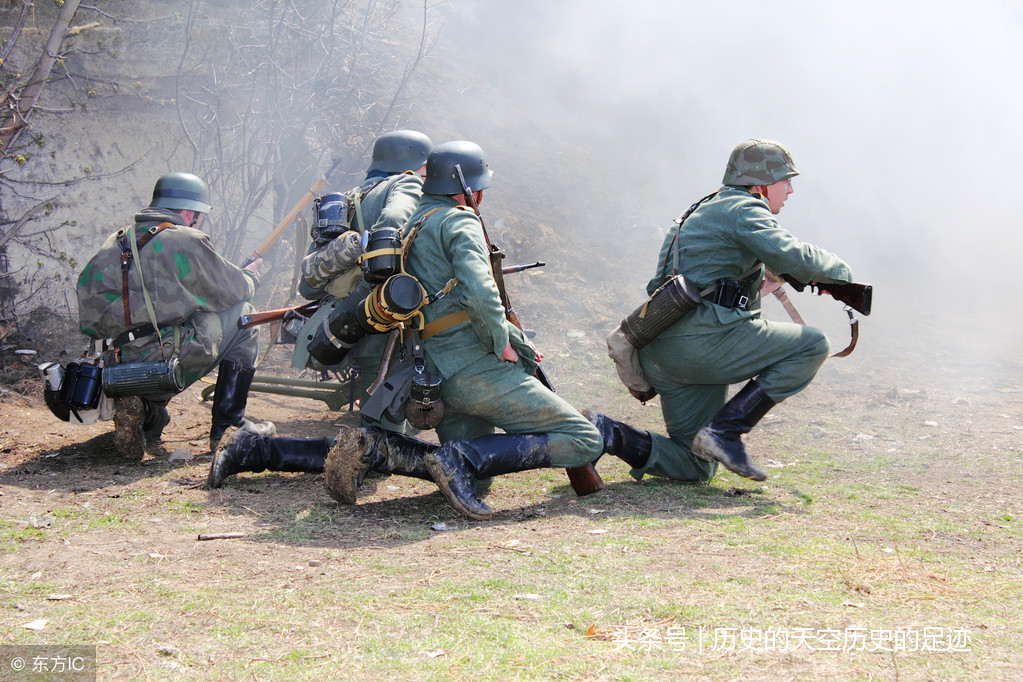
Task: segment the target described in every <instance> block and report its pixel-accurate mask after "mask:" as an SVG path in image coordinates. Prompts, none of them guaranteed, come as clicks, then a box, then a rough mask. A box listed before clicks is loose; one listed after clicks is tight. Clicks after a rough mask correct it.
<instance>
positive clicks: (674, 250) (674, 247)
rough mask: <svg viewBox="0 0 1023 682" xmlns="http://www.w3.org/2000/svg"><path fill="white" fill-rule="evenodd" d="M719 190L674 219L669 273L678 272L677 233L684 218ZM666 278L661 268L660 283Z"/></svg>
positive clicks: (680, 230) (674, 273)
mask: <svg viewBox="0 0 1023 682" xmlns="http://www.w3.org/2000/svg"><path fill="white" fill-rule="evenodd" d="M720 191H721V190H715V191H714V192H711V193H710V194H708V195H707V196H705V197H704V198H702V199H700V200H699V201H697V202H696V203H695V204H693V205H692V206H690V207H689V208H688V209H686V212H685V213H683V214H682V215H681V216H680V217H678V218H677V219H676V220H675V223H676V224H677V225H678V227H677V228H675V236H674V237H672V239H671V242H672V244H671V274H672V275H677V274H678V262H679V255H678V248H679V247H678V242H679V235H680V234H681V232H682V223H684V222H685V221H686V218H688V217H689V216H690V215H692V213H693V211H695V210H696V209H697V208H699V207H700V204H702V203H703V202H705V201H707V199H710V198H711V197H713V196H717V193H718V192H720ZM665 265H667V262H665ZM667 279H668V277H667V275H665V274H664V270H663V269H662V270H661V284H664V282H665V281H666V280H667Z"/></svg>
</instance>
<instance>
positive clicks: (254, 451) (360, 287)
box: [207, 130, 433, 489]
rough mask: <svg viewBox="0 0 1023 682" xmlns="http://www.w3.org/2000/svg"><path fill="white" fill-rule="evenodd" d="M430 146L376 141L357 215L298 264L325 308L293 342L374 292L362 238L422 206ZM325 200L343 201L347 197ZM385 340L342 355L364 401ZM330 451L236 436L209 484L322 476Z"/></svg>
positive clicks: (302, 442) (400, 137)
mask: <svg viewBox="0 0 1023 682" xmlns="http://www.w3.org/2000/svg"><path fill="white" fill-rule="evenodd" d="M432 147H433V143H432V142H431V141H430V138H429V137H427V136H426V135H424V134H423V133H421V132H418V131H415V130H397V131H394V132H390V133H384V134H383V135H381V136H380V137H378V138H377V139H376V141H375V142H374V144H373V156H372V159H371V161H370V165H369V169H368V171H367V173H366V178H365V180H364V181H363V182H362V184H361V185H359V186H358V187H355V188H353V189H352V190H351V191H350V192H348V193H347V194H348V196H351V197H352V203H353V205H354V213H355V216H354V217H353V216H347V217H346V218H345V220H344V221H343V222H345V231H344V232H342V233H341V234H340V235H333V238H332V239H328V240H324V241H325V243H321V244H317V243H315V242H314V244H313V245H312V246H311V247H310V250H309V253H308V254H307V255H306V257H305V258H304V259H303V261H302V281H301V282H300V284H299V292H300V293H301V294H302V295H303V296H304V297H305V298H307V299H309V300H313V301H322V305H321V306H320V310H319V311H318V313H317V315H316V316H314V317H313V318H311V319H310V321H309V322H308V323H307V324H306V325H305V326H304V327H303V330H302V332H301V333H300V337H299V340H298V343H309V341H310V339H311V338H312V334H313V333H314V332H316V331H317V330H319V329H321V328H322V326H323V321H324V319H325V318H326V317H327V316H328V315H329V314H332V313H334V311H337V313H339V314H340V313H350V312H353V311H355V310H356V309H357V308H359V307H361V305H362V303H363V301H364V300H365V298H366V296H367V295H368V294H369V293H370V291H371V289H372V287H371V285H369V284H367V283H366V282H365V281H363V279H362V269H361V268H360V265H359V256H360V255H362V239H361V238H362V235H363V234H365V233H367V232H372V231H373V230H375V229H377V228H381V227H392V228H395V229H397V230H399V231H400V230H401V228H403V227H404V226H405V222H406V221H407V220H408V218H409V216H410V215H412V212H413V211H415V209H416V207H417V206H418V205H419V199H420V197H421V196H422V189H423V178H422V175H421V173H423V172H425V164H426V157H427V156H428V155H429V153H430V149H431V148H432ZM328 197H331V198H332V199H333V198H336V200H338V201H341V200H346V198H345V195H328ZM321 199H322V197H321ZM321 208H324V207H321ZM326 208H328V209H329V207H326ZM349 221H350V224H349ZM324 222H331V221H330V220H329V219H328V220H325V221H324ZM324 227H327V228H329V227H331V226H330V225H325V226H324ZM348 228H350V229H348ZM314 234H316V232H315V229H314ZM385 340H386V335H385V334H367V335H366V336H363V337H362V338H361V339H359V340H358V341H356V342H355V344H354V345H353V346H352V347H351V349H350V350H349V351H348V352H347V354H346V355H345V356H344V357H345V358H348V357H350V358H351V359H352V360H354V363H355V364H356V365H357V366H358V368H359V370H358V374H357V375H356V377H355V378H353V379H352V381H356V382H357V389H358V391H359V392H360V393H361V394H363V397H364V399H365V389H366V388H367V387H368V386H369V385H371V384H372V382H373V379H374V378H375V376H376V369H377V367H378V366H379V364H380V357H381V354H382V351H383V345H384V342H385ZM308 364H309V365H311V366H312V367H314V368H317V369H323V367H324V366H323V365H322V364H320V363H319V362H318V361H317V360H316V359H315V358H310V359H309V361H308ZM380 426H381V428H384V429H387V430H389V431H396V432H402V431H404V424H403V423H396V422H393V421H391V420H389V419H387V417H386V416H384V417H382V418H381V419H380ZM249 435H250V436H253V434H249ZM331 445H332V441H331V440H330V439H323V438H318V439H304V438H284V437H282V438H272V439H270V438H266V439H263V440H260V439H258V438H256V437H246V436H245V434H244V432H239V433H238V434H237V435H236V436H235V437H234V438H233V439H232V441H231V442H227V443H225V447H224V448H222V449H221V450H220V451H219V452H217V454H216V456H215V457H214V461H213V464H212V465H211V467H210V473H209V477H208V480H207V486H208V487H209V488H211V489H212V488H219V487H220V486H221V485H223V482H224V479H225V478H227V477H228V476H231V475H233V474H236V473H239V472H242V471H251V472H259V471H264V470H267V469H269V470H270V471H313V472H318V471H323V463H324V460H325V459H326V457H327V452H328V451H329V450H330V448H331Z"/></svg>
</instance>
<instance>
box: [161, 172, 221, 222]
mask: <svg viewBox="0 0 1023 682" xmlns="http://www.w3.org/2000/svg"><path fill="white" fill-rule="evenodd" d="M149 206H150V207H151V208H175V209H178V210H185V211H198V212H199V213H209V212H210V208H211V206H210V189H209V187H207V186H206V183H205V182H204V181H203V179H202V178H200V177H199V176H198V175H192V174H191V173H167V174H166V175H163V176H160V179H159V180H157V181H156V186H154V187H153V200H152V201H151V202H149Z"/></svg>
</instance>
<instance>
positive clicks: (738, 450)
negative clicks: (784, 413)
mask: <svg viewBox="0 0 1023 682" xmlns="http://www.w3.org/2000/svg"><path fill="white" fill-rule="evenodd" d="M776 404H777V403H775V402H774V400H772V399H771V398H770V397H768V395H767V394H766V393H764V391H763V389H761V388H760V385H759V384H758V383H757V381H756V379H753V380H752V381H750V382H749V383H748V384H746V385H745V386H743V387H742V390H740V391H739V392H738V393H736V394H735V395H734V396H732V399H731V400H729V401H728V402H727V403H725V406H724V407H722V408H721V409H720V410H718V413H717V414H716V415H714V419H713V420H711V422H710V424H708V425H707V426H704V427H703V428H702V429H700V431H699V433H697V434H696V438H694V439H693V454H694V455H696V456H697V457H699V458H700V459H702V460H704V461H705V462H721V464H723V465H724V466H725V468H726V469H728V470H729V471H732V472H734V473H737V474H739V475H740V476H743V477H745V478H751V479H753V480H754V481H764V480H766V479H767V472H766V471H764V470H763V468H761V466H760V465H759V464H757V463H756V462H754V461H753V460H752V459H751V458H750V456H749V454H748V453H747V452H746V447H745V446H744V445H743V444H742V438H741V436H742V435H743V434H747V433H749V432H750V430H752V428H753V427H754V426H756V424H757V422H759V421H760V420H761V419H762V418H763V416H764V415H765V414H767V413H768V411H769V410H770V409H771V408H772V407H774V406H775V405H776Z"/></svg>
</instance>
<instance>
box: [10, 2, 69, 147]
mask: <svg viewBox="0 0 1023 682" xmlns="http://www.w3.org/2000/svg"><path fill="white" fill-rule="evenodd" d="M80 2H81V0H64V4H63V5H62V6H61V8H60V12H59V13H58V14H57V20H56V21H55V22H54V24H53V30H52V31H50V38H49V40H47V41H46V47H45V48H43V54H42V55H40V56H39V61H38V62H36V67H35V69H33V70H32V75H31V77H29V79H28V84H27V85H26V86H25V87H24V88H22V90H21V93H20V95H19V96H18V102H17V105H16V106H15V107H14V118H13V120H12V121H11V124H10V125H9V126H7V127H5V128H3V129H2V130H0V151H3V152H6V151H7V150H8V149H9V148H10V147H12V146H13V144H14V142H15V140H16V139H17V137H18V132H19V131H20V130H21V129H22V128H24V127H25V126H27V125H28V117H29V115H30V114H31V113H32V108H33V107H35V103H36V100H37V99H38V98H39V95H40V93H41V92H42V91H43V85H44V84H45V83H46V80H47V79H48V78H49V77H50V71H51V70H52V69H53V65H54V64H55V63H56V62H57V56H58V54H59V52H60V44H61V43H62V42H64V38H65V37H67V31H68V26H70V25H71V20H72V19H74V18H75V12H77V11H78V4H79V3H80Z"/></svg>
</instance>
